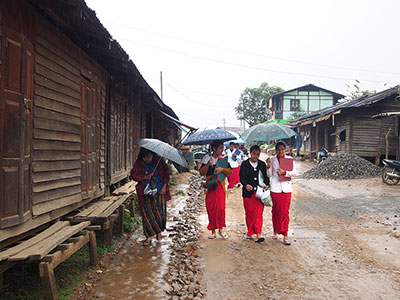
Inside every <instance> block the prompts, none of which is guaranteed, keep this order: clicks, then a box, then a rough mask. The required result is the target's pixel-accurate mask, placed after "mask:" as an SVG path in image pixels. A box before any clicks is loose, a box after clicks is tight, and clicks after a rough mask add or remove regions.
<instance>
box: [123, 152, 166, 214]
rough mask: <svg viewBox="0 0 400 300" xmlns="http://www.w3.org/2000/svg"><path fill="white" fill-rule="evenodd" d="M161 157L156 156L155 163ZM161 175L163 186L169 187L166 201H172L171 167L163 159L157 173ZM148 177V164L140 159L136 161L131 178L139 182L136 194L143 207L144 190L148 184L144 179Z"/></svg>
mask: <svg viewBox="0 0 400 300" xmlns="http://www.w3.org/2000/svg"><path fill="white" fill-rule="evenodd" d="M158 159H159V156H156V155H154V158H153V161H154V163H155V164H157V162H158ZM156 172H158V174H159V175H160V180H161V183H162V184H166V185H167V191H166V193H165V200H166V201H168V200H171V193H170V191H169V187H168V185H169V167H168V165H167V164H166V163H165V161H164V159H162V158H161V160H160V163H159V164H158V166H157V171H156ZM145 176H146V164H145V162H144V161H143V160H141V159H138V160H136V162H135V164H134V165H133V167H132V169H131V176H130V178H131V179H133V180H134V181H137V182H138V184H137V185H136V193H137V196H138V202H139V205H141V206H143V204H144V189H145V187H146V184H147V180H146V179H144V177H145Z"/></svg>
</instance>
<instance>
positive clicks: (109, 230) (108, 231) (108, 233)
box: [104, 218, 114, 246]
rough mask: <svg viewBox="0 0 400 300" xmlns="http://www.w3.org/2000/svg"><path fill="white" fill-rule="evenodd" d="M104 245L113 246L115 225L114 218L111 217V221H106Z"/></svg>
mask: <svg viewBox="0 0 400 300" xmlns="http://www.w3.org/2000/svg"><path fill="white" fill-rule="evenodd" d="M104 225H105V228H104V229H105V230H104V245H106V246H111V244H112V235H113V227H114V219H113V218H110V220H109V221H107V222H105V223H104Z"/></svg>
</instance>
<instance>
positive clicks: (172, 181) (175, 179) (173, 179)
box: [169, 176, 178, 185]
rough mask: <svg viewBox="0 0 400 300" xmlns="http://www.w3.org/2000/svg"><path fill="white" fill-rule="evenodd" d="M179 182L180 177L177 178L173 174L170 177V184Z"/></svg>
mask: <svg viewBox="0 0 400 300" xmlns="http://www.w3.org/2000/svg"><path fill="white" fill-rule="evenodd" d="M177 183H178V179H177V178H176V176H171V177H170V178H169V184H170V185H177Z"/></svg>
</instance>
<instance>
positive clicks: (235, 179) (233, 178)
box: [226, 142, 240, 193]
mask: <svg viewBox="0 0 400 300" xmlns="http://www.w3.org/2000/svg"><path fill="white" fill-rule="evenodd" d="M239 153H240V152H239V151H237V150H236V148H235V143H234V142H230V143H229V148H228V149H227V150H226V155H227V156H228V162H229V165H230V166H231V168H232V174H231V175H229V176H228V190H229V191H230V192H231V193H233V187H234V186H235V185H236V184H237V183H239V163H238V155H239Z"/></svg>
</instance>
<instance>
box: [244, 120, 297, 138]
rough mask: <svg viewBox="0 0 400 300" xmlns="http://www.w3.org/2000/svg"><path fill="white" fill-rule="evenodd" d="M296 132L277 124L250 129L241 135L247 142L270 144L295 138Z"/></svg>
mask: <svg viewBox="0 0 400 300" xmlns="http://www.w3.org/2000/svg"><path fill="white" fill-rule="evenodd" d="M295 135H296V132H294V131H293V130H292V129H290V128H289V127H288V126H286V125H282V124H276V123H263V124H258V125H254V126H252V127H250V128H249V129H247V130H246V131H245V132H243V134H242V135H241V138H242V139H243V140H245V141H246V142H269V141H273V140H285V139H289V138H291V137H292V136H295Z"/></svg>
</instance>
